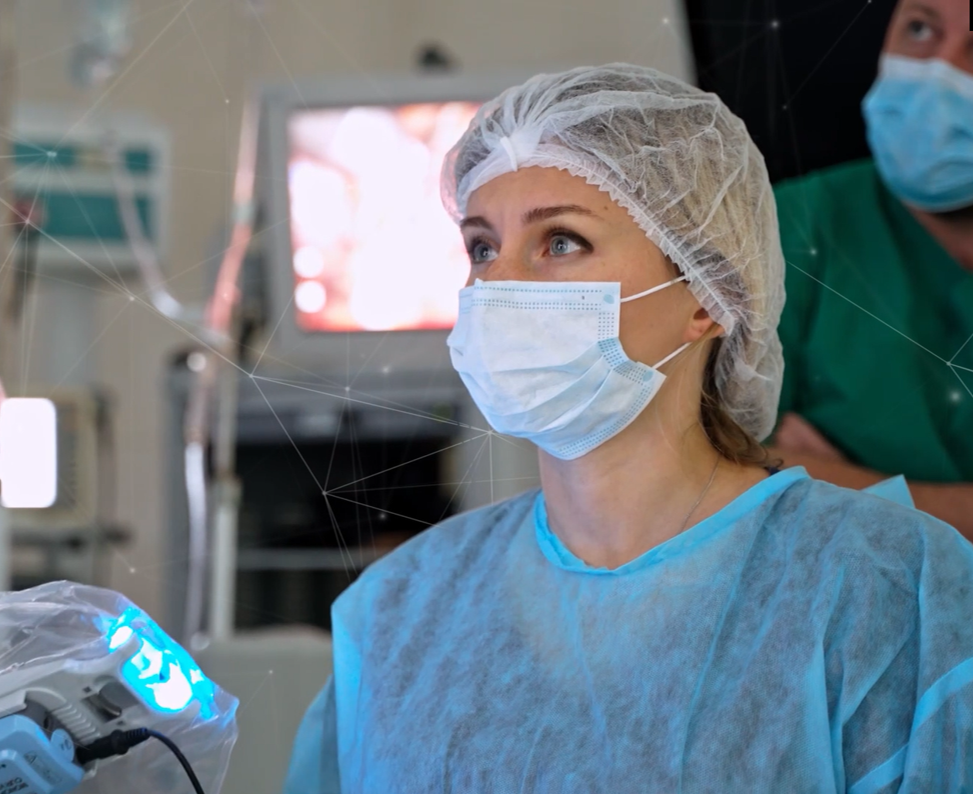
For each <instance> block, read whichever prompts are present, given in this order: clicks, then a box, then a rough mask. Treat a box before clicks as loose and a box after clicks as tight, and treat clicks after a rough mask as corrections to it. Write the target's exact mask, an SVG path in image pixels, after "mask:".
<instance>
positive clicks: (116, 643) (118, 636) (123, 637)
mask: <svg viewBox="0 0 973 794" xmlns="http://www.w3.org/2000/svg"><path fill="white" fill-rule="evenodd" d="M131 636H132V627H131V626H119V627H118V628H117V629H115V631H114V633H112V635H111V637H110V638H109V640H108V650H110V651H114V650H117V649H118V648H121V647H122V646H123V645H124V644H125V643H126V642H128V638H129V637H131Z"/></svg>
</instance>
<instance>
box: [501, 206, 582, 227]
mask: <svg viewBox="0 0 973 794" xmlns="http://www.w3.org/2000/svg"><path fill="white" fill-rule="evenodd" d="M558 215H587V216H588V217H591V218H597V217H598V216H597V215H596V214H595V213H594V212H592V211H591V210H589V209H588V208H587V207H582V206H580V205H578V204H562V205H560V206H557V207H536V208H535V209H532V210H528V211H527V212H525V213H524V215H523V217H522V218H521V219H520V222H521V223H523V224H524V226H528V225H530V224H531V223H538V222H540V221H549V220H550V219H551V218H556V217H557V216H558Z"/></svg>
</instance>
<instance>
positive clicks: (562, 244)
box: [549, 234, 581, 256]
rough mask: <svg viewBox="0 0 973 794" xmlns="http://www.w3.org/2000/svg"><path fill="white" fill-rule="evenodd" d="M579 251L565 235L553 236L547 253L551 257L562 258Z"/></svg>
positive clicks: (579, 247) (579, 248) (576, 245)
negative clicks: (549, 253)
mask: <svg viewBox="0 0 973 794" xmlns="http://www.w3.org/2000/svg"><path fill="white" fill-rule="evenodd" d="M580 250H581V246H580V245H578V243H576V242H575V241H574V240H572V239H571V238H570V237H568V236H567V235H566V234H555V235H553V236H552V237H551V242H550V245H549V251H550V252H551V255H552V256H564V255H565V254H573V253H575V252H576V251H580Z"/></svg>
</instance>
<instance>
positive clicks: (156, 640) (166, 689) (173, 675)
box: [107, 607, 216, 719]
mask: <svg viewBox="0 0 973 794" xmlns="http://www.w3.org/2000/svg"><path fill="white" fill-rule="evenodd" d="M107 636H108V648H109V650H111V651H116V650H117V649H119V648H121V647H122V646H123V645H125V644H126V643H127V642H128V641H129V640H130V639H131V638H132V636H137V637H138V639H139V646H138V649H137V650H136V651H135V653H133V654H132V656H131V657H129V658H128V659H127V660H126V661H125V662H124V663H123V664H122V668H121V675H122V678H123V679H124V680H125V682H126V683H127V684H128V685H129V686H130V687H131V688H132V690H133V691H134V692H135V694H137V695H138V696H139V697H140V698H141V699H142V700H143V701H144V702H145V704H146V705H147V706H149V707H150V708H152V709H155V710H156V711H164V712H175V711H182V710H183V709H184V708H186V707H187V706H189V705H190V704H191V703H193V702H194V701H195V702H196V703H198V704H199V707H200V716H201V717H202V718H203V719H208V718H209V717H211V716H212V715H213V713H214V698H215V695H216V687H215V686H214V685H213V682H212V681H210V680H209V679H208V678H207V677H206V676H205V675H204V674H203V671H202V670H200V669H199V666H198V665H197V664H196V662H195V661H194V660H193V658H192V657H191V656H190V655H189V654H188V653H186V651H185V650H183V649H182V647H180V646H179V645H178V644H177V643H175V642H173V641H172V640H171V639H170V638H169V636H168V635H167V634H166V633H165V632H164V631H162V629H160V628H159V627H158V626H157V625H156V624H155V622H154V621H153V620H152V619H151V618H150V617H149V616H148V615H146V614H145V613H144V612H142V611H141V610H139V609H138V608H137V607H130V608H129V609H127V610H125V612H123V613H122V614H121V615H120V616H119V617H118V619H117V620H115V622H114V623H113V624H112V625H111V627H110V628H109V630H108V632H107Z"/></svg>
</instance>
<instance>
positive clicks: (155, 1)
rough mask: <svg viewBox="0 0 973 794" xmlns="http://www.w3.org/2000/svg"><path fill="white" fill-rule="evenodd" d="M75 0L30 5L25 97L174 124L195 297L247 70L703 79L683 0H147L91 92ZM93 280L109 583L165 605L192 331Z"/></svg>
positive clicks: (92, 361)
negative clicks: (116, 533) (621, 63)
mask: <svg viewBox="0 0 973 794" xmlns="http://www.w3.org/2000/svg"><path fill="white" fill-rule="evenodd" d="M67 5H68V3H67V2H66V0H30V2H23V3H20V4H18V17H17V24H18V31H17V40H18V50H19V51H18V58H19V62H20V67H19V68H20V71H19V75H18V100H19V101H24V102H30V103H54V104H61V105H69V106H71V107H76V108H80V109H82V110H84V109H87V112H89V113H91V114H97V113H103V112H111V111H119V110H134V111H139V112H142V113H144V114H145V115H146V116H147V117H148V118H149V119H151V120H152V121H154V122H157V123H158V124H159V125H161V126H162V127H163V128H165V129H166V130H167V131H168V133H169V135H170V139H171V144H172V161H171V162H172V173H171V186H172V194H171V222H170V239H169V240H168V254H167V257H166V261H165V262H164V266H165V269H166V272H167V275H168V276H169V277H170V278H171V282H170V286H171V289H172V291H173V292H174V293H175V294H176V295H177V296H179V297H180V298H182V299H184V300H186V301H190V302H199V301H202V300H203V299H204V298H205V290H206V283H207V279H206V273H207V271H208V268H210V267H211V265H209V264H207V263H206V261H205V260H206V259H207V257H212V256H213V254H214V253H215V252H216V251H217V250H218V245H219V243H218V241H219V239H220V237H219V235H220V230H221V227H223V226H225V222H226V219H227V216H228V213H229V196H230V187H231V179H232V175H231V171H232V164H233V161H234V156H235V152H234V149H235V142H236V135H237V131H238V124H239V117H240V111H241V108H242V100H243V98H244V96H245V91H247V90H248V89H251V88H253V83H252V82H250V83H247V82H246V81H248V80H249V81H252V80H253V79H254V78H256V79H258V80H259V81H262V82H267V83H275V82H282V81H288V80H291V79H303V78H311V77H320V78H326V76H327V75H348V74H360V73H363V72H402V71H411V70H412V69H413V68H414V61H415V57H416V52H417V50H418V48H419V47H420V46H421V45H423V44H426V43H437V44H440V45H442V46H443V47H444V48H445V49H446V50H447V51H448V52H449V53H451V54H453V55H454V56H455V57H456V58H457V59H458V61H459V63H460V64H461V66H462V67H463V68H464V69H466V70H470V71H475V70H482V69H490V68H493V67H504V68H524V69H529V68H537V69H542V68H557V67H560V66H567V65H577V64H581V63H594V62H606V61H612V60H628V61H634V62H638V63H644V64H649V65H653V66H657V67H659V68H661V69H663V70H666V71H668V72H671V73H674V74H677V75H680V76H683V77H690V78H691V77H692V74H691V68H692V67H691V58H690V54H689V50H688V45H687V43H686V42H687V39H686V36H685V35H684V32H683V31H684V20H683V19H682V13H681V10H680V6H679V4H677V3H676V2H673V0H601V1H600V2H597V3H592V2H590V1H589V0H529V2H524V0H494V2H490V3H484V2H482V1H481V0H354V1H352V0H330V1H329V2H317V1H315V2H312V1H311V0H264V2H261V3H254V5H256V6H258V7H260V8H262V9H263V10H262V13H261V17H260V20H259V22H258V23H257V24H256V25H250V26H248V22H247V14H248V13H249V11H248V9H249V7H250V5H251V3H249V2H245V0H218V1H217V0H190V2H184V0H179V1H178V2H160V0H138V1H137V2H134V3H133V11H134V16H135V22H134V25H133V34H134V42H133V44H134V47H133V51H132V55H131V56H130V57H129V59H128V62H127V63H126V65H125V67H124V71H123V73H122V74H121V76H120V77H119V78H118V79H117V80H116V81H115V82H114V83H112V84H110V85H109V87H108V88H107V89H103V90H99V91H94V92H88V93H82V92H80V91H79V89H77V87H76V86H74V85H73V84H72V82H71V81H70V79H69V66H68V53H69V50H70V46H71V45H72V44H73V42H74V36H75V33H76V31H75V28H74V25H73V22H72V17H71V15H70V14H66V13H64V9H65V7H66V6H67ZM248 30H249V31H250V32H249V33H248V32H247V31H248ZM49 287H50V284H49V282H46V281H45V280H44V279H41V280H40V282H39V283H38V285H37V300H38V310H39V311H38V313H37V315H36V317H37V319H36V320H35V321H36V322H40V323H43V322H44V319H43V318H44V308H45V305H47V304H46V301H47V296H46V295H45V291H46V290H48V289H49ZM133 287H135V288H136V289H137V284H136V283H135V282H133ZM84 289H89V290H90V289H95V290H97V300H96V307H97V308H96V310H95V317H94V318H93V321H92V322H91V323H89V325H88V327H87V329H84V330H83V331H82V332H83V333H84V334H86V335H87V336H88V337H90V339H89V340H88V341H89V344H90V346H91V349H90V352H89V353H88V354H87V356H86V357H85V360H84V362H83V363H82V365H81V366H79V367H78V368H77V370H76V373H75V374H79V373H80V376H81V377H82V378H83V379H84V380H86V381H87V382H90V383H98V384H103V385H104V386H106V387H108V389H109V390H110V392H111V394H112V396H113V398H114V406H115V414H114V421H115V444H116V449H117V477H118V482H117V489H116V490H117V495H116V504H115V518H116V519H117V520H118V521H119V522H120V523H122V524H124V525H127V526H129V527H130V528H131V529H132V531H133V533H134V538H133V543H132V545H131V546H129V547H128V548H125V549H123V550H122V552H121V553H120V554H118V555H116V556H115V558H114V560H113V565H112V578H111V584H112V586H113V587H115V588H116V589H119V590H121V591H123V592H124V593H126V594H127V595H129V596H130V597H131V598H133V599H134V600H135V601H137V602H138V603H139V604H140V605H141V606H143V607H144V608H145V609H147V610H148V611H150V612H154V613H159V612H160V611H161V610H162V609H163V601H162V584H163V582H164V581H165V579H166V577H167V574H168V571H170V570H171V569H172V566H175V565H180V564H182V561H180V560H172V559H168V558H167V555H166V549H165V545H164V542H165V527H164V521H165V505H164V503H163V502H164V497H163V494H164V461H163V449H164V437H163V436H164V433H165V432H166V428H165V427H164V423H163V420H164V416H165V405H164V403H163V400H164V389H163V379H164V374H165V363H166V361H167V359H168V357H169V356H170V355H171V354H172V352H173V351H175V350H177V349H179V348H180V347H182V346H184V345H185V344H186V343H187V342H188V341H190V340H189V339H188V338H187V336H186V335H185V333H184V332H182V331H180V330H178V329H176V328H174V327H173V326H172V325H171V324H170V323H168V322H167V321H165V320H164V319H162V318H161V317H159V316H158V315H157V314H156V313H155V312H153V311H152V310H150V309H149V308H147V307H146V306H145V305H142V304H139V303H137V302H136V303H131V302H129V301H128V299H127V297H126V296H125V295H124V294H120V292H119V291H118V290H117V289H116V288H114V287H112V286H111V285H109V284H107V283H104V282H101V283H91V284H90V285H89V286H88V287H85V288H84ZM43 337H44V335H43V334H39V335H38V336H37V339H38V340H41V341H38V342H37V344H36V345H35V347H34V348H32V350H31V355H32V357H34V358H35V359H42V358H43V357H44V356H45V355H49V354H50V351H49V350H45V349H43V348H44V344H45V343H44V342H43V341H42V340H43ZM85 347H88V345H85ZM55 374H57V373H55ZM133 571H134V572H133Z"/></svg>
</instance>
